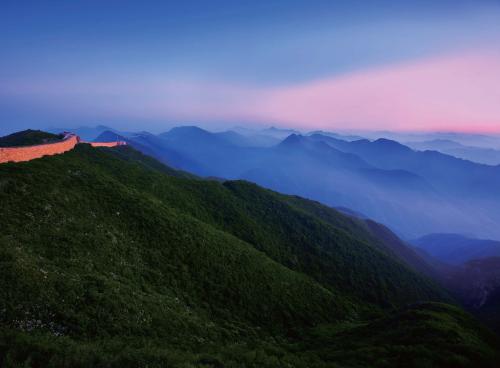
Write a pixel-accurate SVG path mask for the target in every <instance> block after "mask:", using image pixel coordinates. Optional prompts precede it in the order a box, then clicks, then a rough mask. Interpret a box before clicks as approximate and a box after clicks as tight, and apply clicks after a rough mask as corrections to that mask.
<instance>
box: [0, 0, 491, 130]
mask: <svg viewBox="0 0 500 368" xmlns="http://www.w3.org/2000/svg"><path fill="white" fill-rule="evenodd" d="M499 101H500V0H496V1H492V0H490V1H487V0H473V1H470V0H467V1H461V0H455V1H448V0H434V1H430V0H429V1H428V0H422V1H417V0H416V1H387V0H372V1H359V0H351V1H321V0H316V1H315V0H308V1H298V0H253V1H246V0H239V1H229V0H211V1H206V0H203V1H202V0H193V1H189V0H184V1H168V0H164V1H148V0H143V1H129V0H72V1H68V0H64V1H59V0H51V1H41V0H37V1H24V0H2V2H1V3H0V133H2V132H8V131H13V130H20V129H25V128H28V127H30V128H46V127H49V126H61V127H76V126H78V125H97V124H104V125H111V126H114V127H117V128H122V129H127V130H144V129H147V130H151V131H162V130H165V129H166V128H167V127H171V126H175V125H183V124H197V125H200V126H204V127H214V128H220V127H225V126H228V127H229V126H233V125H239V126H241V125H247V126H269V125H275V126H283V127H292V128H297V129H302V130H314V129H329V130H342V129H360V130H383V129H387V130H402V131H436V130H439V131H467V132H491V133H498V132H500V103H499Z"/></svg>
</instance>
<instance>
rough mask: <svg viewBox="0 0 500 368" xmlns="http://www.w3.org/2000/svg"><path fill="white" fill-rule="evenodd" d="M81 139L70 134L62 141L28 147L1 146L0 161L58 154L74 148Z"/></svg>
mask: <svg viewBox="0 0 500 368" xmlns="http://www.w3.org/2000/svg"><path fill="white" fill-rule="evenodd" d="M79 141H80V138H79V137H78V136H76V135H72V134H71V135H68V136H66V137H65V139H64V140H63V141H61V142H56V143H47V144H40V145H36V146H27V147H0V163H4V162H10V161H12V162H21V161H30V160H33V159H35V158H40V157H43V156H51V155H57V154H59V153H64V152H67V151H69V150H72V149H73V148H74V147H75V146H76V145H77V144H78V142H79Z"/></svg>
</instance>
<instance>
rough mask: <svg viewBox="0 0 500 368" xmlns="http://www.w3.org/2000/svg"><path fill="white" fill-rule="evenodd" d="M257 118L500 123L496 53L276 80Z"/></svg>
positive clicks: (416, 125)
mask: <svg viewBox="0 0 500 368" xmlns="http://www.w3.org/2000/svg"><path fill="white" fill-rule="evenodd" d="M254 108H255V114H256V115H257V116H259V119H262V120H271V121H275V122H283V123H288V124H293V125H295V126H311V127H318V128H333V127H341V128H346V127H347V128H360V129H365V128H368V129H369V128H372V129H373V128H375V129H379V128H387V129H415V130H418V129H436V130H437V129H450V130H474V131H477V130H481V131H500V54H487V53H484V54H465V55H456V56H451V57H441V58H435V59H429V60H422V61H417V62H411V63H408V64H404V65H394V66H386V67H383V68H379V69H373V70H368V71H362V72H357V73H352V74H350V75H344V76H340V77H334V78H328V79H324V80H319V81H314V82H310V83H304V84H301V85H296V86H289V87H283V88H276V89H272V90H268V91H265V92H263V93H262V97H261V101H260V102H259V103H258V104H257V105H256V106H254Z"/></svg>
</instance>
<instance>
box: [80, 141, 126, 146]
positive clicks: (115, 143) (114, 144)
mask: <svg viewBox="0 0 500 368" xmlns="http://www.w3.org/2000/svg"><path fill="white" fill-rule="evenodd" d="M84 143H88V144H90V145H91V146H92V147H116V146H125V145H126V144H127V143H126V142H123V141H117V142H84Z"/></svg>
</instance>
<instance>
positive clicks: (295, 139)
mask: <svg viewBox="0 0 500 368" xmlns="http://www.w3.org/2000/svg"><path fill="white" fill-rule="evenodd" d="M306 141H307V138H306V137H304V136H302V135H300V134H295V133H293V134H290V135H289V136H288V137H286V138H285V139H284V140H283V141H282V142H281V143H280V145H282V146H295V145H298V144H302V143H305V142H306Z"/></svg>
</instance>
